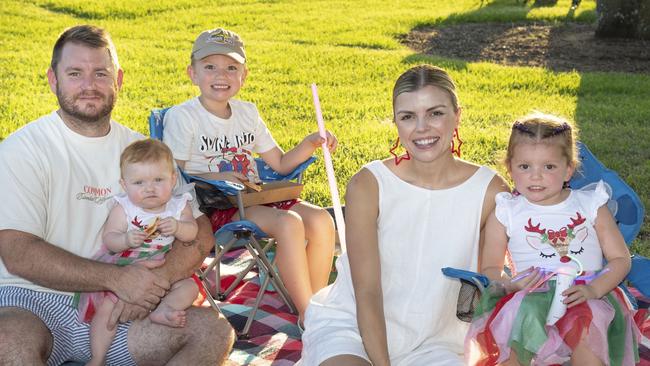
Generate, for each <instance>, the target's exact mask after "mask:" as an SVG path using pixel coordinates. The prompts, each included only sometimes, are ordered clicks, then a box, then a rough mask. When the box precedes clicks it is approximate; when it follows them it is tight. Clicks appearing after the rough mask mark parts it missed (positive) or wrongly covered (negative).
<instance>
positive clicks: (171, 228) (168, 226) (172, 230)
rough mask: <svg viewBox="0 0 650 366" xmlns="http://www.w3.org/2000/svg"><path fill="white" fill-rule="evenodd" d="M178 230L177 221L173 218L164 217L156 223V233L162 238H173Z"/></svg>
mask: <svg viewBox="0 0 650 366" xmlns="http://www.w3.org/2000/svg"><path fill="white" fill-rule="evenodd" d="M177 230H178V221H176V219H175V218H173V217H165V218H164V219H162V220H160V222H159V223H158V231H160V233H161V234H162V235H164V236H174V235H175V234H176V231H177Z"/></svg>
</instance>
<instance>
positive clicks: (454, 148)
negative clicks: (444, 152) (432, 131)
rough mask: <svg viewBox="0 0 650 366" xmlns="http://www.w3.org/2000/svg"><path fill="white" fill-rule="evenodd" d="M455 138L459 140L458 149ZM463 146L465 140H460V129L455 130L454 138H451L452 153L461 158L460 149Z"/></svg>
mask: <svg viewBox="0 0 650 366" xmlns="http://www.w3.org/2000/svg"><path fill="white" fill-rule="evenodd" d="M454 138H456V140H458V147H456V144H455V142H454ZM462 145H463V140H461V139H460V135H459V134H458V129H457V128H455V129H454V136H452V138H451V153H452V154H456V156H458V157H459V158H460V147H461V146H462Z"/></svg>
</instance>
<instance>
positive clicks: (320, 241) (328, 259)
mask: <svg viewBox="0 0 650 366" xmlns="http://www.w3.org/2000/svg"><path fill="white" fill-rule="evenodd" d="M291 210H292V211H295V212H297V213H298V215H300V217H301V218H302V222H303V223H304V225H305V238H306V239H307V263H308V266H309V278H310V283H311V289H312V291H313V292H314V293H315V292H317V291H318V290H320V289H321V288H323V287H325V286H327V282H328V280H329V276H330V272H331V271H332V257H333V256H334V240H335V238H334V235H335V230H334V220H332V216H330V214H329V212H327V210H325V209H323V208H322V207H318V206H315V205H312V204H310V203H307V202H298V203H297V204H295V205H294V206H293V207H291Z"/></svg>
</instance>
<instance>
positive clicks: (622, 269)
mask: <svg viewBox="0 0 650 366" xmlns="http://www.w3.org/2000/svg"><path fill="white" fill-rule="evenodd" d="M594 229H595V230H596V235H597V236H598V241H599V242H600V247H601V249H602V251H603V256H604V257H605V259H607V266H605V270H604V271H605V272H603V273H604V274H603V275H602V276H600V277H598V278H596V279H595V280H593V281H592V282H591V283H590V284H588V285H577V286H573V287H571V288H569V289H567V290H566V291H564V295H566V299H565V300H564V302H565V303H566V304H567V305H568V306H569V307H571V306H576V305H578V304H580V303H583V302H585V301H586V300H589V299H598V298H601V297H603V296H605V295H606V294H607V293H609V292H610V291H612V290H613V289H614V288H615V287H616V286H618V284H619V283H621V281H623V279H625V276H627V274H628V273H629V272H630V268H631V266H632V260H631V259H630V251H629V250H628V249H627V245H626V244H625V239H623V235H621V232H620V230H619V229H618V226H617V225H616V222H615V221H614V217H612V214H611V213H610V212H609V209H608V208H607V205H603V206H601V207H600V208H599V209H598V216H597V217H596V222H595V224H594Z"/></svg>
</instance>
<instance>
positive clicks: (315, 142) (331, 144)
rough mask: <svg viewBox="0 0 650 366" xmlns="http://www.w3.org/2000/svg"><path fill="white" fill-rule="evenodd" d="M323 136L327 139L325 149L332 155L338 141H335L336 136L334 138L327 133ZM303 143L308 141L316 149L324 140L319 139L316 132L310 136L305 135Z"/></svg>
mask: <svg viewBox="0 0 650 366" xmlns="http://www.w3.org/2000/svg"><path fill="white" fill-rule="evenodd" d="M325 136H326V137H327V149H328V150H329V151H330V152H332V153H333V152H334V151H336V146H337V145H338V140H337V139H336V136H334V135H333V134H332V133H331V132H329V131H325ZM305 141H308V142H309V143H310V144H311V145H312V146H313V147H314V149H317V148H319V147H320V146H321V145H322V144H323V141H325V140H324V139H323V138H322V137H320V134H319V133H318V132H314V133H312V134H310V135H307V137H305Z"/></svg>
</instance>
